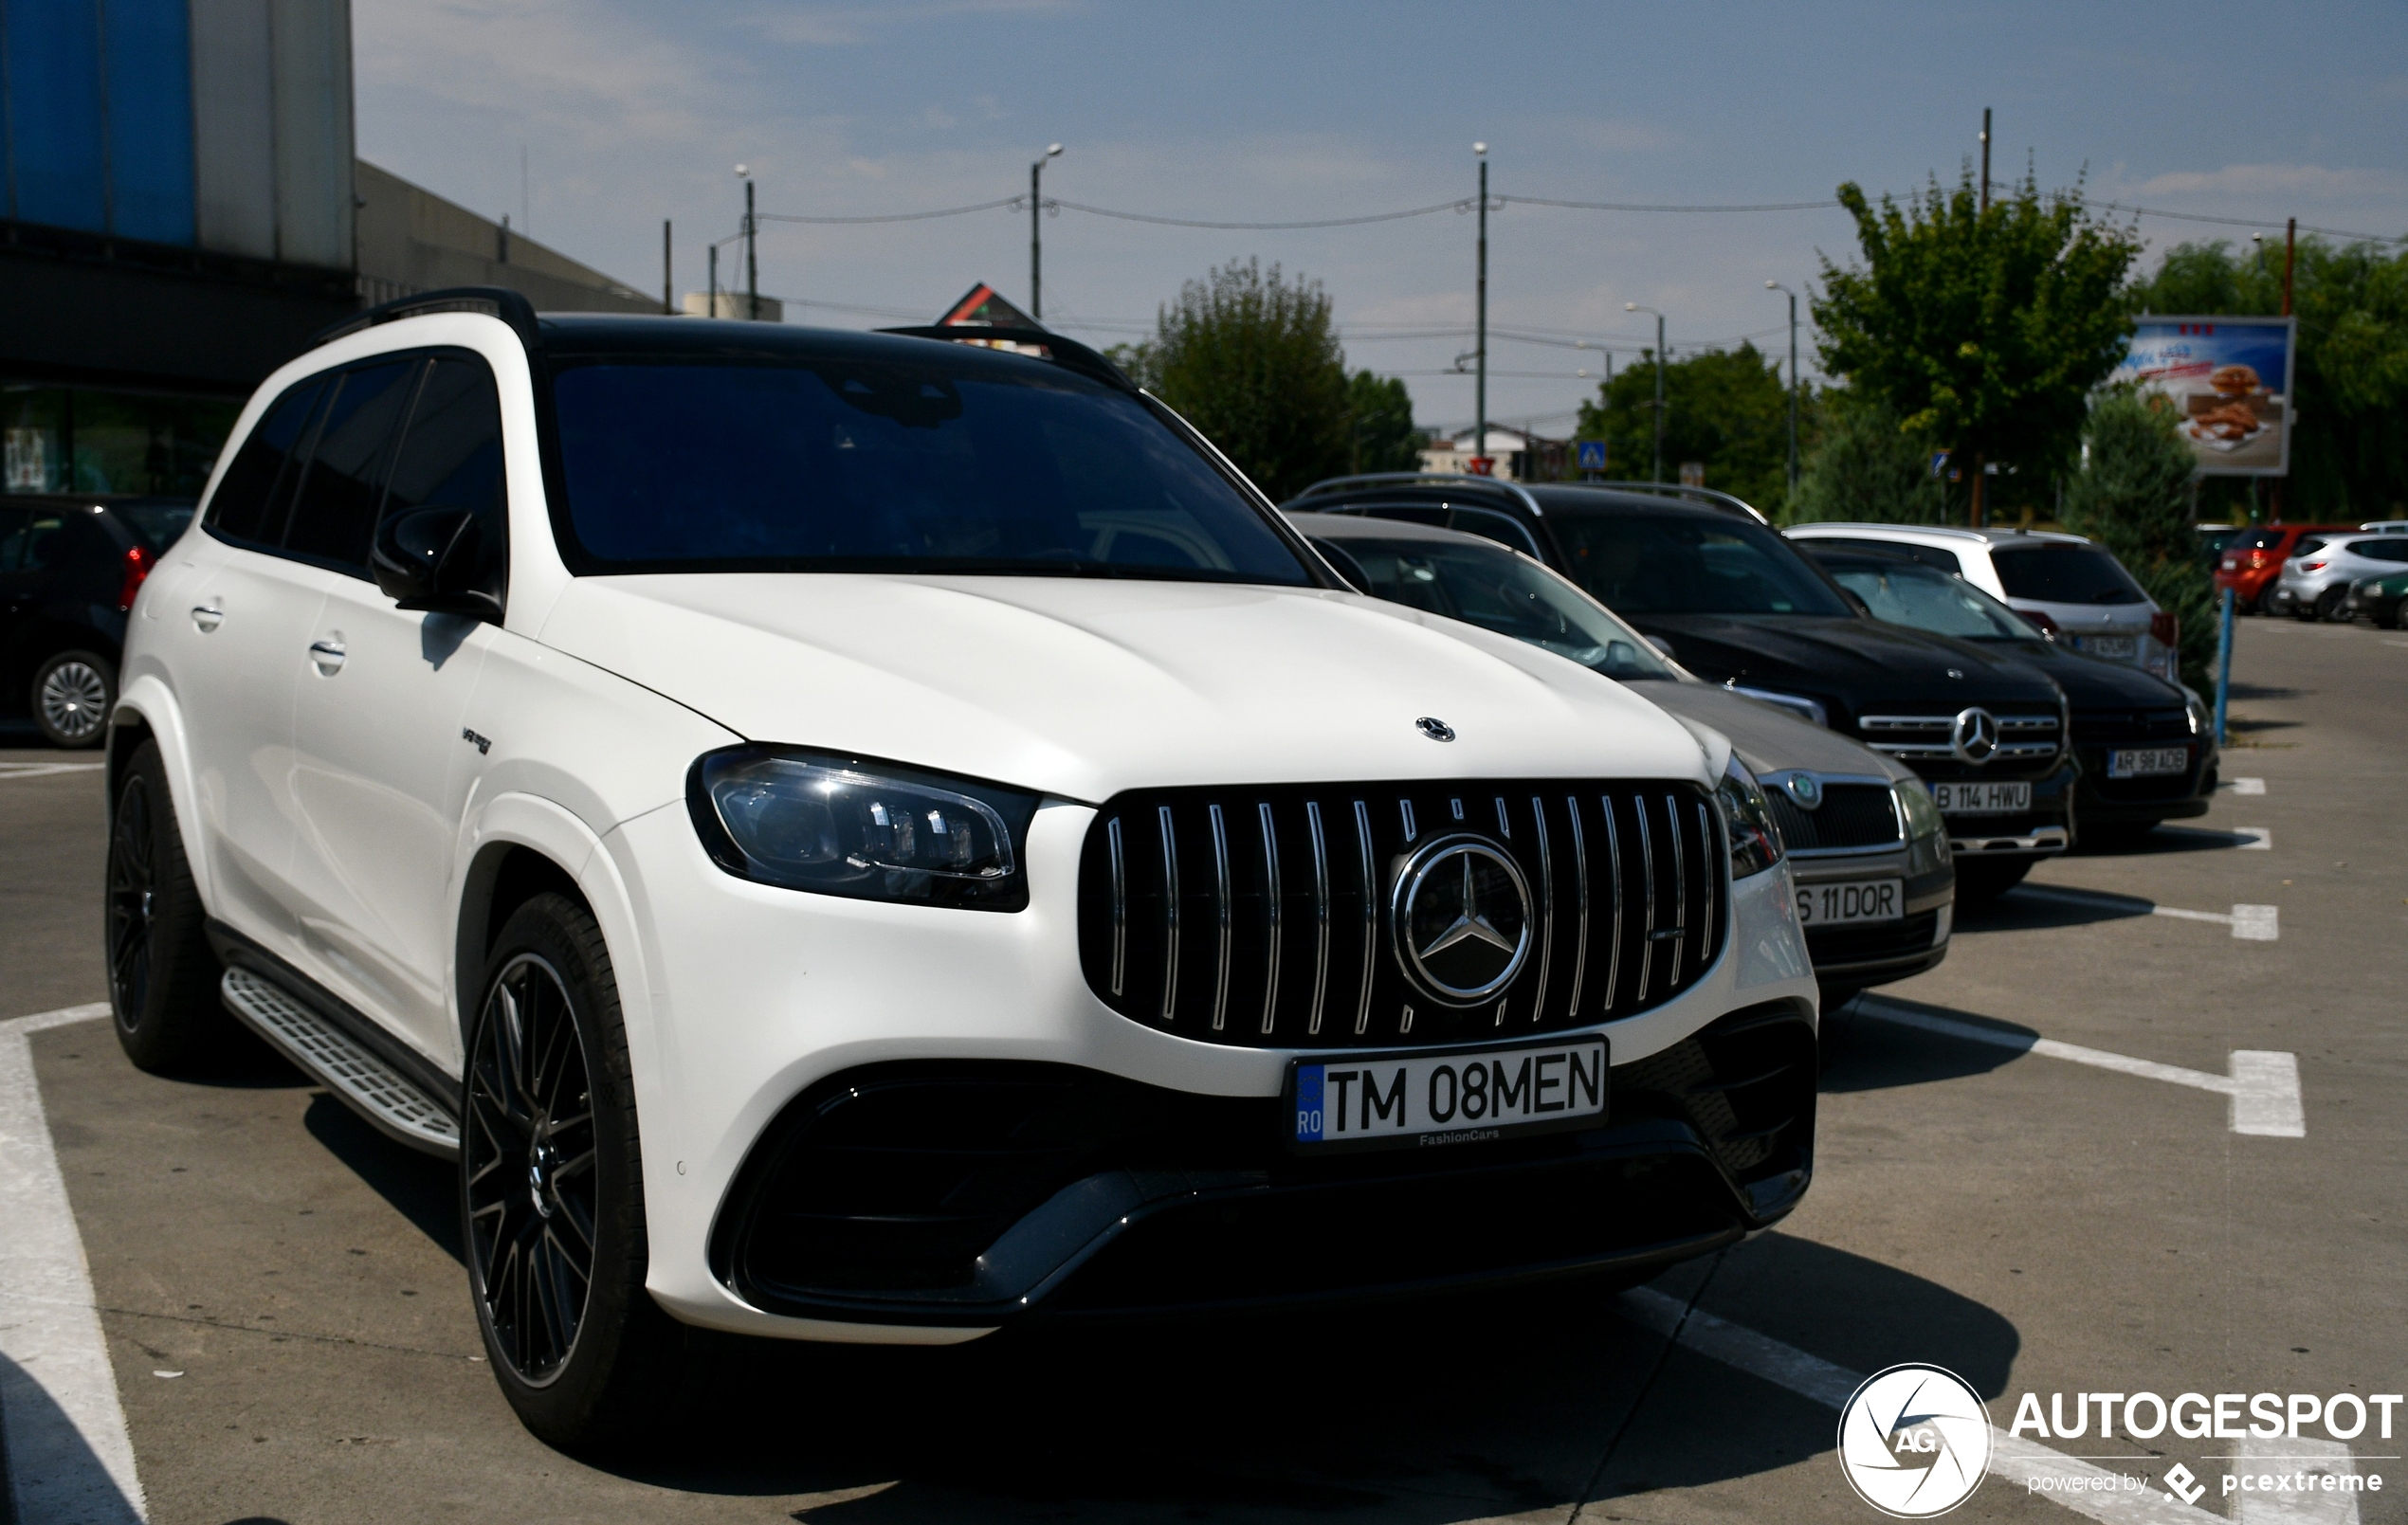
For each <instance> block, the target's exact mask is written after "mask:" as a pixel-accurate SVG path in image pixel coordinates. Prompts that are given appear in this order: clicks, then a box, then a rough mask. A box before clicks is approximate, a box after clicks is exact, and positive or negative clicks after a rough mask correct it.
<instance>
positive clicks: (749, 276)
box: [736, 164, 761, 322]
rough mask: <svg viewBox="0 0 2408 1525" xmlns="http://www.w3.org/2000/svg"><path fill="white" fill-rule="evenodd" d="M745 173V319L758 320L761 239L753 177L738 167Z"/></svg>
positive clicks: (737, 169) (747, 320) (741, 172)
mask: <svg viewBox="0 0 2408 1525" xmlns="http://www.w3.org/2000/svg"><path fill="white" fill-rule="evenodd" d="M736 172H737V173H738V174H742V175H744V320H745V321H746V322H758V321H759V320H760V316H761V256H760V241H759V239H758V238H757V237H756V236H755V233H754V229H755V227H756V225H755V223H754V221H753V177H752V176H751V175H749V174H744V166H742V165H740V164H739V165H738V166H737V167H736Z"/></svg>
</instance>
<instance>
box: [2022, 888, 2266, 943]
mask: <svg viewBox="0 0 2408 1525" xmlns="http://www.w3.org/2000/svg"><path fill="white" fill-rule="evenodd" d="M2014 893H2015V894H2017V895H2034V896H2037V897H2039V898H2040V899H2044V900H2065V901H2069V902H2071V904H2074V905H2095V906H2100V907H2102V908H2104V909H2107V910H2110V911H2129V912H2132V913H2133V914H2134V915H2138V914H2139V908H2141V907H2143V906H2145V907H2146V908H2147V909H2148V913H2149V915H2151V916H2153V917H2172V918H2173V919H2175V920H2177V921H2213V922H2215V923H2216V925H2217V926H2220V927H2230V928H2232V929H2233V935H2234V936H2235V937H2238V938H2240V939H2241V940H2242V941H2244V942H2277V941H2280V940H2281V938H2282V935H2283V926H2282V910H2281V908H2280V907H2279V906H2271V905H2235V906H2234V907H2233V909H2232V910H2230V911H2186V910H2184V909H2182V908H2181V907H2180V906H2179V905H2160V904H2158V903H2157V902H2156V901H2154V900H2148V899H2142V898H2141V897H2140V896H2137V895H2111V894H2108V893H2107V892H2105V891H2102V890H2077V889H2068V888H2061V887H2060V886H2057V885H2054V884H2018V885H2016V888H2015V890H2014Z"/></svg>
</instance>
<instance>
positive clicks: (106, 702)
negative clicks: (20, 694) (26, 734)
mask: <svg viewBox="0 0 2408 1525" xmlns="http://www.w3.org/2000/svg"><path fill="white" fill-rule="evenodd" d="M27 698H28V700H29V702H30V703H31V704H32V706H33V724H34V729H36V730H38V731H40V732H41V733H42V736H43V739H44V740H46V741H47V742H49V743H50V745H52V746H54V747H67V748H71V749H79V750H80V749H82V748H84V747H97V746H99V745H100V742H101V741H102V739H103V738H105V737H106V736H107V735H108V734H109V712H110V711H111V710H113V709H115V708H117V663H113V662H111V661H110V660H109V659H108V658H106V657H103V656H101V655H100V653H99V652H97V651H62V652H60V653H59V654H58V655H57V656H54V657H52V658H50V659H49V660H48V661H46V662H45V663H43V664H42V665H41V666H39V667H37V668H35V669H34V671H33V687H32V689H31V690H30V691H29V693H28V695H27Z"/></svg>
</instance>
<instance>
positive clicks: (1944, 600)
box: [1817, 556, 2042, 641]
mask: <svg viewBox="0 0 2408 1525" xmlns="http://www.w3.org/2000/svg"><path fill="white" fill-rule="evenodd" d="M1817 559H1819V560H1820V561H1821V562H1822V564H1823V570H1824V571H1825V572H1830V573H1831V575H1832V580H1833V581H1834V582H1836V583H1838V584H1839V586H1840V587H1842V588H1845V589H1847V590H1849V591H1850V592H1852V593H1853V594H1855V595H1856V596H1857V597H1858V598H1861V599H1863V600H1864V601H1865V608H1868V609H1870V610H1871V611H1872V616H1873V618H1874V619H1876V620H1884V621H1887V622H1888V623H1889V624H1891V625H1903V626H1907V627H1908V628H1910V629H1916V630H1929V631H1930V632H1932V633H1933V634H1934V635H1953V636H1957V637H1960V638H1961V639H1963V640H1967V641H2037V640H2040V639H2042V637H2041V634H2040V632H2039V631H2038V630H2037V629H2034V627H2033V626H2030V625H2028V624H2026V623H2024V620H2023V617H2022V616H2021V615H2019V614H2017V613H2016V611H2015V610H2013V609H2011V608H2007V606H2005V605H2004V604H2001V603H1999V602H1998V600H1997V599H1995V598H1992V597H1991V596H1990V595H1989V594H1988V593H1985V592H1983V591H1982V590H1980V589H1979V588H1976V587H1974V586H1973V585H1971V584H1970V583H1967V582H1966V581H1965V580H1964V579H1963V578H1961V577H1951V576H1949V575H1948V574H1947V573H1946V572H1940V571H1937V570H1935V569H1933V568H1930V567H1921V566H1917V565H1915V564H1914V563H1913V562H1910V561H1876V560H1873V559H1871V558H1870V557H1868V558H1863V559H1858V558H1853V557H1850V558H1844V559H1843V558H1841V557H1837V556H1824V557H1818V558H1817Z"/></svg>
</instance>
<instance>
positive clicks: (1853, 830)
mask: <svg viewBox="0 0 2408 1525" xmlns="http://www.w3.org/2000/svg"><path fill="white" fill-rule="evenodd" d="M1764 797H1765V798H1766V799H1768V800H1770V801H1771V802H1772V806H1773V821H1774V823H1775V824H1776V825H1778V826H1779V827H1780V828H1781V840H1782V841H1783V842H1784V843H1787V844H1789V850H1790V851H1792V852H1856V851H1871V850H1874V849H1877V848H1881V847H1895V846H1896V845H1898V844H1899V843H1900V842H1901V841H1903V840H1905V839H1904V837H1903V836H1902V835H1901V833H1900V831H1899V829H1898V807H1897V804H1896V802H1895V801H1894V800H1893V799H1892V798H1891V797H1890V792H1889V788H1888V785H1886V784H1826V785H1824V786H1823V803H1822V805H1821V806H1820V807H1819V808H1815V809H1813V810H1809V809H1806V808H1803V807H1801V806H1800V805H1798V803H1797V801H1796V800H1794V799H1792V798H1790V794H1789V790H1785V789H1769V790H1765V791H1764Z"/></svg>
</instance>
